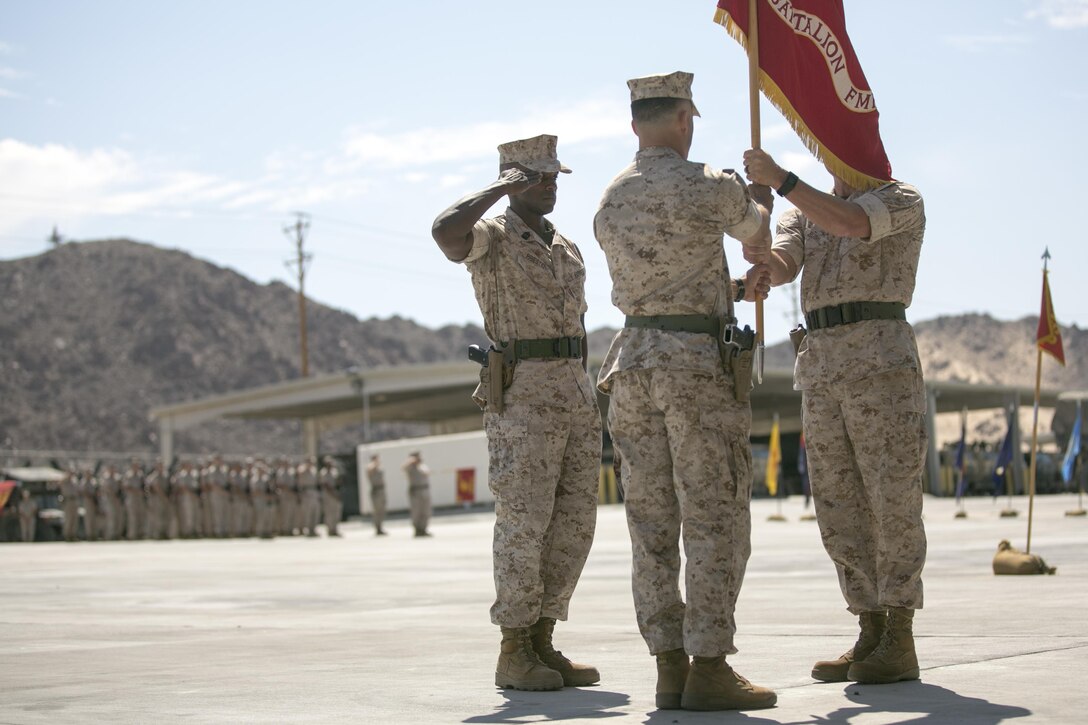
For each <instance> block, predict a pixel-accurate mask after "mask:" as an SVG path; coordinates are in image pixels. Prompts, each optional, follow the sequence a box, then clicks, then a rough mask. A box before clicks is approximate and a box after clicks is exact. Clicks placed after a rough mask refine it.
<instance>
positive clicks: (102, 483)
mask: <svg viewBox="0 0 1088 725" xmlns="http://www.w3.org/2000/svg"><path fill="white" fill-rule="evenodd" d="M97 478H98V489H97V492H98V512H99V514H100V518H101V524H102V538H103V539H105V540H106V541H113V540H115V539H120V538H121V536H122V534H124V532H125V525H126V514H125V509H124V504H123V503H122V500H121V495H122V489H123V484H122V481H121V474H120V473H119V472H118V471H117V469H116V468H115V467H114V466H103V467H101V468H100V469H99V471H98V476H97Z"/></svg>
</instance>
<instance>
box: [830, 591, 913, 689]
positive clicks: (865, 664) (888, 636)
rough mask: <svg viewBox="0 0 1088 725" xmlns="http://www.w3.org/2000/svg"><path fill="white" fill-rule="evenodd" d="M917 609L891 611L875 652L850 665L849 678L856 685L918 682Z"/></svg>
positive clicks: (894, 609) (893, 609)
mask: <svg viewBox="0 0 1088 725" xmlns="http://www.w3.org/2000/svg"><path fill="white" fill-rule="evenodd" d="M913 624H914V610H913V609H896V608H892V609H889V610H888V626H887V627H886V628H885V629H884V636H883V637H881V638H880V644H878V645H877V646H876V649H875V650H873V653H872V654H870V655H869V656H868V657H866V658H865V659H859V660H858V661H856V662H854V664H852V665H850V670H849V672H848V673H847V677H848V678H850V679H851V680H853V681H854V682H860V683H863V684H871V685H884V684H887V683H889V682H899V681H900V680H917V679H918V655H917V654H915V652H914V632H913Z"/></svg>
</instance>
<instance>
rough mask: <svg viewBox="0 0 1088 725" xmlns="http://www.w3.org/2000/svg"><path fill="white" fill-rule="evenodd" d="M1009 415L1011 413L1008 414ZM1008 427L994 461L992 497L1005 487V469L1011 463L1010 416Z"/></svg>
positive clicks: (1000, 492)
mask: <svg viewBox="0 0 1088 725" xmlns="http://www.w3.org/2000/svg"><path fill="white" fill-rule="evenodd" d="M1010 415H1011V414H1010ZM1008 425H1009V429H1008V432H1006V433H1005V441H1004V442H1003V443H1002V444H1001V450H1000V451H998V453H997V460H996V461H994V491H993V495H994V497H995V498H996V497H998V496H1000V495H1001V494H1002V493H1004V492H1005V491H1004V489H1005V469H1006V468H1008V466H1009V464H1010V463H1012V418H1009V419H1008Z"/></svg>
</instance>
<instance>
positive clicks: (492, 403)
mask: <svg viewBox="0 0 1088 725" xmlns="http://www.w3.org/2000/svg"><path fill="white" fill-rule="evenodd" d="M516 364H517V360H516V359H515V358H514V350H513V348H512V347H510V346H509V345H507V346H505V347H504V348H503V349H501V350H500V349H496V348H495V346H494V345H492V346H491V348H490V349H489V350H488V351H487V367H488V387H487V409H488V410H489V411H491V412H492V413H499V414H500V415H501V414H502V411H503V410H504V405H503V391H504V390H506V389H507V388H509V387H510V386H511V385H512V384H513V382H514V366H515V365H516Z"/></svg>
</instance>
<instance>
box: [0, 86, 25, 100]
mask: <svg viewBox="0 0 1088 725" xmlns="http://www.w3.org/2000/svg"><path fill="white" fill-rule="evenodd" d="M0 98H22V96H20V95H19V94H18V93H16V92H15V91H9V90H8V89H7V88H0Z"/></svg>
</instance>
